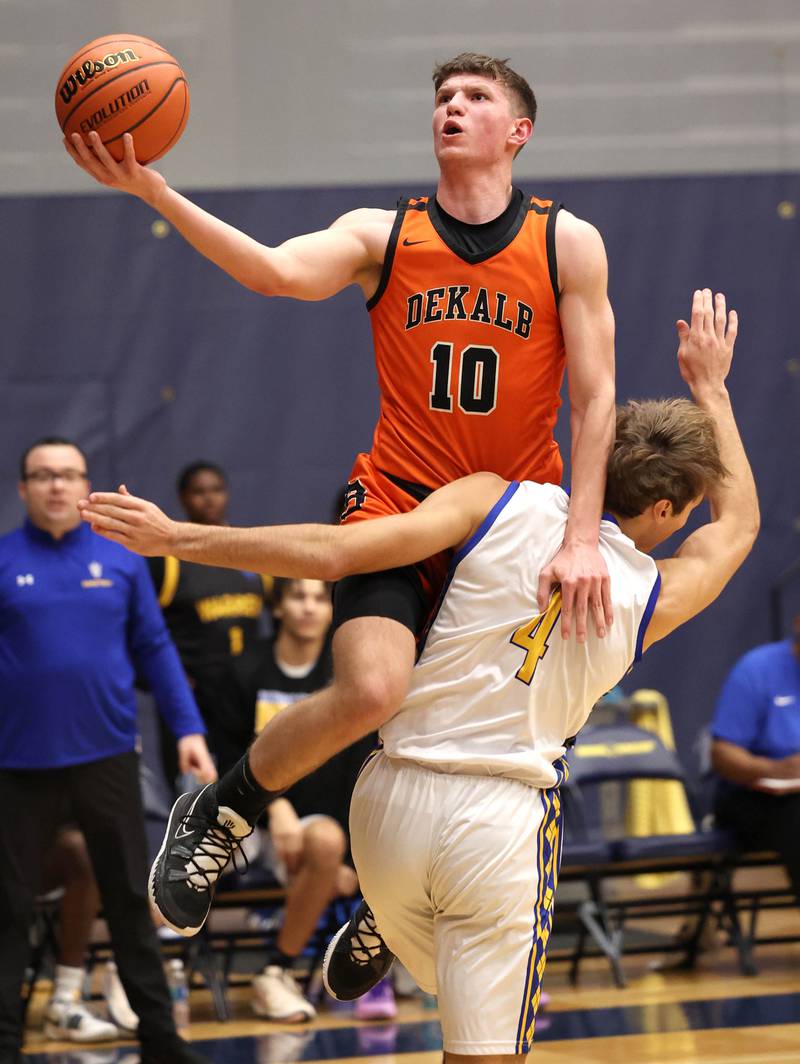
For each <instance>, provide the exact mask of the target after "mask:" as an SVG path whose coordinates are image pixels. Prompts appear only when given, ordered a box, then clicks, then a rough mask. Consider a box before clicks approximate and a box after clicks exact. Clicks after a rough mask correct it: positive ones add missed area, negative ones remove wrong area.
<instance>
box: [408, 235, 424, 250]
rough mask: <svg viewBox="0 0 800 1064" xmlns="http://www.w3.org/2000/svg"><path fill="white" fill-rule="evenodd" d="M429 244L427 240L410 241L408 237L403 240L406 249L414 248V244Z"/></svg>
mask: <svg viewBox="0 0 800 1064" xmlns="http://www.w3.org/2000/svg"><path fill="white" fill-rule="evenodd" d="M427 243H428V241H427V240H409V239H408V237H406V238H405V239H404V240H403V247H404V248H410V247H413V246H414V244H427Z"/></svg>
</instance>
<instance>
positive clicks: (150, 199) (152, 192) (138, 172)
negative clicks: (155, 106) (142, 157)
mask: <svg viewBox="0 0 800 1064" xmlns="http://www.w3.org/2000/svg"><path fill="white" fill-rule="evenodd" d="M64 147H65V148H66V149H67V154H68V155H71V156H72V158H73V160H74V161H75V162H76V163H77V165H78V166H79V167H80V168H81V170H84V171H85V172H86V173H87V174H88V175H89V176H90V177H93V178H94V179H95V181H98V182H99V183H100V184H101V185H105V186H106V187H107V188H115V189H117V190H118V191H119V192H128V193H129V194H130V195H131V196H138V197H139V199H142V200H144V201H145V202H146V203H149V204H150V205H151V207H154V206H155V204H156V200H157V199H158V197H159V195H160V194H161V192H162V191H163V190H164V189H165V188H166V187H167V182H166V181H165V180H164V178H163V177H162V176H161V174H159V173H158V172H157V171H155V170H151V169H150V168H149V167H147V166H142V165H141V163H138V162H137V161H136V153H135V150H134V146H133V137H132V136H131V135H130V133H125V134H124V135H123V138H122V147H123V152H124V157H123V159H122V162H117V160H116V159H115V158H114V157H113V155H112V154H111V152H109V150H108V149H107V148H106V146H105V145H104V144H103V142H102V140H101V139H100V137H99V135H98V134H97V133H96V132H94V131H92V132H91V133H90V134H89V143H88V144H87V143H86V141H85V140H84V139H83V137H82V136H81V135H80V133H73V134H72V136H71V137H64Z"/></svg>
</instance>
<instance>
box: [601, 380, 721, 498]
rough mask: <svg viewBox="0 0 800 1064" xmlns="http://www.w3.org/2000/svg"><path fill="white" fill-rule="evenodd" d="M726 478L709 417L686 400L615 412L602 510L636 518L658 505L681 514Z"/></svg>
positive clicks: (643, 404) (654, 401) (644, 403)
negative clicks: (663, 501) (667, 503)
mask: <svg viewBox="0 0 800 1064" xmlns="http://www.w3.org/2000/svg"><path fill="white" fill-rule="evenodd" d="M727 475H728V470H727V469H726V468H725V466H724V465H723V463H722V459H721V458H720V455H719V447H718V446H717V437H716V433H715V431H714V421H713V419H712V418H711V416H710V415H709V414H707V413H706V412H705V411H704V410H701V409H700V407H698V406H696V405H695V404H694V403H692V402H690V400H688V399H649V400H642V401H638V402H637V401H635V400H631V401H630V402H628V403H626V404H625V405H624V406H620V407H617V430H616V437H615V439H614V446H613V448H612V450H611V454H610V456H609V459H608V479H607V481H606V495H605V506H606V509H607V510H610V511H611V512H612V513H615V514H618V515H619V516H620V517H636V516H638V515H639V514H641V513H643V512H644V510H645V509H646V508H647V507H648V506H651V505H652V504H653V503H654V502H658V501H659V499H667V500H669V501H670V502H671V503H672V508H673V512H674V513H676V514H678V513H681V512H682V511H683V510H684V509H685V507H686V506H687V504H688V503H690V502H691V501H692V500H693V499H697V498H698V497H700V496H702V495H705V494H706V492H707V491H708V490H709V488H711V487H712V486H713V485H714V484H716V483H718V482H719V481H720V480H721V479H722V478H723V477H726V476H727Z"/></svg>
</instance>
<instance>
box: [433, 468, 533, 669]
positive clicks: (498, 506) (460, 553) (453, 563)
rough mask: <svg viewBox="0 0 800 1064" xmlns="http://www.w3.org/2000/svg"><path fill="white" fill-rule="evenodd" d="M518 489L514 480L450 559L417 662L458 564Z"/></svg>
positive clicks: (517, 482) (478, 541) (480, 538)
mask: <svg viewBox="0 0 800 1064" xmlns="http://www.w3.org/2000/svg"><path fill="white" fill-rule="evenodd" d="M518 487H519V481H518V480H512V481H511V483H510V484H509V485H508V487H507V488H506V490H505V491H504V492H503V494H502V495H501V496H500V498H499V499H498V500H497V502H496V503H495V504H494V506H493V507H492V508H491V510H490V511H489V512H488V514H487V515H486V517H484V519H483V520H482V521H481V523H480V524H479V525H478V527H477V528H476V529H475V531H474V532H473V533H472V535H471V536H470V537H469V539H468V540H467V542H466V543H465V544H464V546H463V547H461V548H459V550H457V551H456V553H455V554H454V555H453V557H452V558H451V559H450V568H449V570H448V572H447V576H446V577H445V581H444V583H443V584H442V590H441V591H440V592H439V597H438V599H437V600H436V605H435V606H434V608H433V609H432V610H431V614H430V617H429V619H428V623H427V624H426V625H425V628H424V629H423V632H422V635H421V636H420V638H419V641H418V643H417V657H416V660H417V661H419V659H420V658H421V657H422V652H423V651H424V649H425V644H426V643H427V642H428V636H429V635H430V631H431V628H433V625H434V622H435V621H436V618H437V617H438V616H439V610H440V609H441V608H442V603H443V602H444V597H445V595H446V594H447V592H448V591H449V589H450V585H451V584H452V582H453V577H454V576H455V575H456V568H457V567H458V563H459V562H461V561H463V560H464V558H466V556H467V555H468V554H469V552H470V551H471V550H473V549H474V548H475V547H477V545H478V544H479V543H480V541H481V540H482V539H483V537H484V536H485V535H486V533H487V532H488V531H489V530H490V528H491V527H492V525H493V524H494V523H495V521H496V520H497V518H498V517H499V516H500V512H501V510H502V509H503V507H504V506H505V505H506V504H507V503H508V502H509V501H510V500H511V498H512V496H513V495H514V493H515V492H516V490H517V488H518Z"/></svg>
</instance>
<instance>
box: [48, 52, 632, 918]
mask: <svg viewBox="0 0 800 1064" xmlns="http://www.w3.org/2000/svg"><path fill="white" fill-rule="evenodd" d="M434 84H435V88H436V97H435V106H434V112H433V138H434V150H435V153H436V158H437V161H438V163H439V170H440V176H439V182H438V186H437V191H436V197H435V198H424V197H423V198H419V199H412V200H408V201H402V202H401V204H400V206H399V208H398V209H397V210H396V211H383V210H372V209H364V210H356V211H352V212H350V213H349V214H346V215H344V216H343V217H341V218H339V219H338V220H337V221H336V222H334V223H333V225H332V226H331V227H330V229H328V230H326V231H324V232H318V233H312V234H307V235H305V236H300V237H296V238H293V239H291V240H288V241H286V242H285V243H284V244H282V245H280V246H279V247H277V248H269V247H265V246H263V245H261V244H259V243H258V242H256V241H255V240H252V239H251V238H250V237H248V236H246V235H245V234H243V233H241V232H239V231H238V230H236V229H234V228H232V227H231V226H229V225H226V224H225V223H224V222H222V221H220V220H219V219H217V218H215V217H213V216H212V215H210V214H208V213H207V212H205V211H203V210H201V209H200V208H199V207H197V206H196V205H194V204H192V203H191V202H190V201H189V200H187V199H186V198H185V197H183V196H181V195H179V194H178V193H177V192H175V191H174V190H173V189H171V188H169V186H168V185H167V183H166V181H165V180H164V178H163V177H162V176H161V175H160V174H158V173H156V172H155V171H153V170H150V169H148V168H147V167H143V166H140V165H138V164H137V162H136V160H135V155H134V146H133V140H132V138H131V137H130V136H128V135H126V137H125V158H124V161H123V162H122V163H116V162H115V161H114V160H113V159H112V158H111V156H110V155H109V154H108V152H107V151H106V150H105V149H104V147H103V146H102V143H101V141H100V139H99V137H97V136H96V135H94V134H91V135H90V137H89V144H88V145H87V144H85V143H84V142H83V141H82V139H81V138H80V137H79V136H77V135H75V136H74V137H73V138H72V140H71V141H70V142H65V144H66V147H67V150H68V151H69V153H70V154H71V156H72V157H73V159H74V160H75V161H76V162H77V163H78V165H80V166H81V167H82V168H83V169H84V170H86V171H87V173H89V174H90V175H91V176H93V177H94V178H96V179H97V180H98V181H99V182H100V183H101V184H103V185H106V186H109V187H111V188H116V189H120V190H122V191H126V192H128V193H130V194H132V195H135V196H138V197H139V198H141V199H142V200H144V201H145V202H147V203H148V204H150V205H151V206H152V207H153V208H154V209H155V210H157V211H158V212H159V213H160V214H161V215H162V216H163V217H164V218H166V219H167V220H168V221H169V222H170V223H171V224H172V225H174V226H175V228H177V229H178V230H179V231H180V232H181V233H182V234H183V235H184V237H185V238H186V239H187V240H188V241H189V242H190V243H191V244H192V245H193V246H194V247H195V248H197V250H198V251H200V252H201V253H202V254H203V255H205V256H206V257H207V258H209V259H211V260H212V261H213V262H215V263H217V265H219V266H220V267H221V268H222V269H224V270H226V271H227V272H228V273H229V274H230V275H231V276H233V277H234V278H236V279H237V280H238V281H240V282H241V283H242V284H244V285H245V286H246V287H248V288H251V289H253V290H255V291H258V292H262V293H263V294H265V295H281V296H293V297H295V298H298V299H308V300H318V299H324V298H326V297H328V296H331V295H334V294H335V293H336V292H339V291H341V290H342V289H343V288H345V287H346V286H348V285H350V284H358V285H360V287H361V289H362V291H363V292H364V295H365V298H366V300H367V308H368V310H369V311H370V315H371V320H372V326H373V334H374V341H375V350H376V359H377V366H378V377H379V382H380V389H381V412H380V418H379V421H378V426H377V429H376V432H375V438H374V442H373V449H372V451H371V453H370V455H362V456H360V457H359V459H358V460H357V462H356V466H355V468H354V470H353V473H352V475H351V482H350V484H349V486H348V492H347V503H346V508H345V511H344V515H343V516H344V519H345V520H348V521H352V520H361V519H364V518H369V517H373V516H376V515H379V514H386V513H394V512H403V511H407V510H409V509H411V508H413V507H414V506H415V505H416V504H417V503H418V502H419V501H420V499H422V498H424V497H425V496H426V495H427V494H428V493H429V492H430V491H431V490H433V489H435V488H437V487H439V486H440V485H442V484H444V483H446V482H449V481H452V480H454V479H456V478H458V477H461V476H464V475H466V474H469V473H473V472H476V471H480V470H490V471H492V472H494V473H497V474H499V475H500V476H502V477H504V478H507V479H526V478H527V479H533V480H538V481H541V482H546V481H554V482H558V481H559V480H560V476H561V459H560V456H559V453H558V448H557V446H556V444H555V442H554V440H553V436H552V429H553V425H554V423H555V420H556V413H557V409H558V405H559V397H558V396H559V388H560V384H561V379H562V375H563V370H564V366H565V364H566V367H567V370H568V379H569V395H570V403H571V411H572V413H571V430H572V494H571V502H570V512H569V520H568V524H567V528H566V534H565V538H564V543H563V545H562V547H561V549H560V550H559V552H558V553H557V554H556V556H555V557H554V559H553V560H552V562H551V563H550V565H549V566H547V567H546V568H545V570H544V571H543V573H542V578H541V582H540V585H539V606H540V608H541V609H544V607H545V606H546V603H547V601H548V598H549V593H550V590H551V587H552V585H553V584H554V583H560V585H561V590H562V601H563V613H562V623H561V630H562V635H563V636H564V637H565V638H569V637H570V636H571V635H572V634H573V633H574V635H575V636H576V638H577V639H578V640H579V641H581V642H582V641H584V640H585V638H586V627H587V623H588V614H589V612H591V614H592V620H593V623H594V624H595V626H596V629H597V633H598V635H600V636H602V635H603V634H604V633H605V629H606V627H607V626H608V625H609V624H611V623H612V615H611V605H610V596H609V588H608V575H607V571H606V568H605V564H604V562H603V561H602V559H601V557H600V554H599V551H598V548H597V538H598V528H599V521H600V514H601V509H602V499H603V490H604V482H605V472H604V470H605V456H606V455H607V453H608V451H609V448H610V444H611V440H612V433H613V425H614V383H613V331H614V327H613V315H612V312H611V307H610V305H609V302H608V297H607V293H606V281H607V266H606V258H605V252H604V248H603V243H602V240H601V238H600V236H599V234H598V233H597V231H596V230H595V229H594V228H593V227H592V226H590V225H588V224H587V223H585V222H583V221H580V220H579V219H578V218H576V217H574V216H573V215H571V214H569V213H568V212H566V211H564V210H559V207H558V205H556V204H554V203H552V202H551V201H549V200H542V199H537V198H533V197H529V196H524V195H523V194H522V192H520V191H519V190H516V189H515V188H514V187H513V185H512V164H513V160H514V157H515V156H516V154H517V153H518V152H519V151H520V149H521V148H522V147H523V146H524V145H525V144H526V143H527V141H528V140H529V139H530V137H531V134H532V132H533V124H534V120H535V116H536V100H535V97H534V94H533V92H532V91H531V89H530V86H529V85H528V84H527V82H526V81H525V80H524V79H523V78H521V77H520V76H519V75H518V74H516V73H515V72H514V71H513V70H511V69H510V68H509V67H508V66H507V64H506V63H504V62H502V61H500V60H496V59H490V58H488V57H485V56H477V55H472V54H464V55H461V56H458V57H456V58H455V59H454V60H451V61H450V62H448V63H445V64H442V65H440V66H439V67H437V68H436V70H435V71H434ZM443 572H444V564H443V562H442V560H441V559H434V560H433V561H432V562H431V563H429V564H428V565H427V566H424V567H418V568H414V567H412V568H409V569H402V570H393V571H391V572H390V573H388V574H387V573H384V574H378V575H375V576H370V577H352V578H348V579H347V580H345V581H342V582H341V583H340V585H339V587H338V588H337V596H336V617H335V621H334V624H335V626H336V629H337V630H336V635H335V638H334V662H335V680H334V683H333V684H332V686H331V687H329V688H327V689H325V690H324V691H322V692H320V693H318V694H316V695H314V696H312V697H311V698H310V699H309V700H307V701H306V702H305V703H298V707H299V706H300V705H302V706H303V712H302V714H301V715H300V714H298V712H297V707H293V709H290V710H287V711H286V712H284V713H282V714H279V715H278V716H277V717H276V718H275V720H274V721H273V722H271V724H270V726H268V727H267V728H266V729H264V731H263V732H262V733H261V735H260V737H259V739H258V740H257V741H256V743H255V744H254V745H253V747H252V748H251V750H250V752H249V754H248V755H247V757H246V758H244V759H243V760H242V762H241V766H240V771H238V772H237V770H231V773H229V774H227V775H226V776H225V777H223V779H222V780H221V781H220V784H219V792H217V791H216V790H211V791H209V790H206V791H204V792H203V795H202V797H201V798H197V797H196V796H193V797H192V799H191V801H190V802H188V803H186V809H184V808H183V806H181V810H180V811H179V810H177V808H176V810H175V811H174V813H173V817H172V818H171V827H170V832H172V831H173V829H175V830H178V832H179V837H180V840H181V841H180V848H181V849H182V850H185V849H186V848H187V847H195V846H197V847H200V846H205V845H206V844H205V843H204V842H203V840H204V839H205V838H206V835H207V833H208V831H209V830H212V831H214V832H217V831H218V821H217V815H218V808H219V807H220V806H223V807H226V808H228V809H230V810H232V811H233V812H234V814H236V815H237V816H239V817H241V818H243V820H244V821H253V820H255V818H256V816H257V815H258V813H259V812H260V810H261V809H262V808H263V806H264V805H265V804H266V803H267V802H268V801H269V800H270V798H271V797H273V796H274V795H275V794H276V793H278V792H280V791H281V790H283V789H284V788H285V787H287V786H289V785H290V784H291V782H293V779H295V778H297V777H298V776H300V775H302V774H303V772H309V771H311V770H312V769H313V768H315V767H316V766H318V765H319V764H320V763H322V762H324V761H325V760H326V759H327V758H329V757H331V756H332V755H333V754H334V753H335V752H337V751H338V750H340V749H342V748H343V747H344V746H346V745H348V744H349V743H350V742H352V741H353V740H354V739H355V738H356V737H359V736H362V735H364V734H366V733H367V732H369V731H371V730H373V729H375V728H377V727H379V726H380V725H381V724H383V723H384V722H385V721H386V720H387V719H389V718H390V717H391V716H392V715H393V714H394V713H395V712H396V710H397V708H398V707H399V705H400V703H401V702H402V699H403V697H404V696H405V694H406V691H407V689H408V684H409V680H410V676H411V670H412V667H413V664H414V657H415V634H416V633H417V632H418V630H419V629H420V627H421V624H422V621H423V620H424V617H425V615H426V614H427V611H428V607H429V605H430V600H431V596H432V593H435V591H436V589H437V585H438V583H439V582H440V581H441V577H442V575H443ZM229 777H230V778H229ZM180 801H181V800H179V802H180ZM223 819H224V818H223ZM233 830H234V834H237V833H238V831H239V827H238V825H237V826H236V827H235V828H234V829H233ZM224 831H227V832H228V835H230V834H231V829H230V828H225V829H224ZM206 841H207V840H206ZM173 844H174V840H173V839H172V838H171V836H169V837H168V838H167V839H166V840H165V849H164V850H163V851H162V855H161V857H162V858H164V860H167V861H168V860H169V856H170V853H171V850H172V847H173ZM233 845H235V840H234V839H233V837H232V836H231V838H230V839H227V838H226V841H225V845H224V846H223V849H226V848H227V851H228V854H229V853H230V848H231V847H232V846H233ZM222 856H223V855H220V861H222ZM202 860H204V861H211V862H212V864H214V862H213V859H212V858H211V857H210V856H206V857H204V858H203V859H202ZM226 860H227V857H225V861H226ZM163 863H164V861H163V860H162V861H161V864H163ZM184 863H185V862H184ZM222 863H223V864H224V863H225V862H224V861H222ZM157 864H158V862H157ZM217 872H218V869H217V867H216V864H215V865H214V867H213V868H212V866H211V865H209V876H208V880H209V881H208V883H207V887H208V888H209V889H194V888H197V887H198V884H196V883H194V881H193V882H192V887H193V890H192V891H189V894H190V895H196V901H197V906H190V908H191V909H192V911H191V912H189V911H187V910H184V911H182V912H181V913H175V912H173V914H172V917H171V922H172V924H173V926H177V927H178V928H179V929H183V930H184V931H185V932H186V933H192V930H196V928H197V927H199V926H200V924H201V923H202V921H203V919H205V912H207V907H208V904H209V903H210V895H211V888H213V883H214V881H215V880H216V875H217ZM159 878H163V877H162V876H159ZM159 904H160V902H159ZM194 908H196V909H197V911H196V912H195V911H194ZM201 910H203V911H202V912H201Z"/></svg>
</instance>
